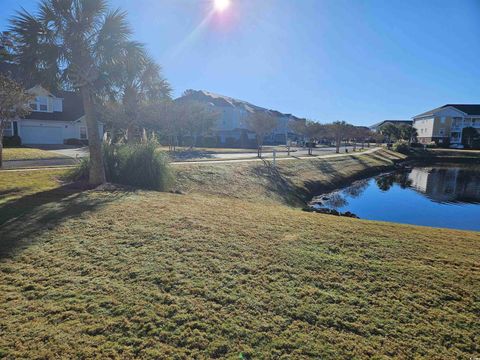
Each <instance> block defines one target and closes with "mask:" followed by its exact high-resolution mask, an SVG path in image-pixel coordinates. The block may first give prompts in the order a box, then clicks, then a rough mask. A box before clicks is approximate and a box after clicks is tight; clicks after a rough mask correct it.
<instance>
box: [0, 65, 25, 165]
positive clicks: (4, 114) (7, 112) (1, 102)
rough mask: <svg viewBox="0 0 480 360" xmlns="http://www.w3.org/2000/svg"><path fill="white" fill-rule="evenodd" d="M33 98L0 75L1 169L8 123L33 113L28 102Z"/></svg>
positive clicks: (17, 85)
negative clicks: (5, 131) (4, 136)
mask: <svg viewBox="0 0 480 360" xmlns="http://www.w3.org/2000/svg"><path fill="white" fill-rule="evenodd" d="M30 99H31V96H30V95H28V94H27V93H26V92H25V90H24V89H23V88H22V87H21V86H20V85H19V84H17V83H16V82H15V81H13V80H10V79H9V78H8V77H6V76H3V75H2V74H0V167H2V166H3V134H4V130H5V125H6V123H7V121H12V120H14V119H16V118H19V117H23V116H25V115H27V114H29V113H30V112H31V110H30V108H29V107H28V102H29V100H30Z"/></svg>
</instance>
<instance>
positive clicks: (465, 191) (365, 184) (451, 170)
mask: <svg viewBox="0 0 480 360" xmlns="http://www.w3.org/2000/svg"><path fill="white" fill-rule="evenodd" d="M478 204H480V167H478V166H477V167H474V166H469V167H467V166H419V167H414V168H412V169H409V170H402V171H397V172H394V173H391V174H387V175H381V176H377V177H375V178H371V179H367V180H363V181H358V182H355V183H354V184H352V185H351V186H349V187H347V188H345V189H342V190H339V191H336V192H333V193H330V194H325V195H322V196H319V197H316V198H314V199H313V200H312V203H311V205H312V206H315V207H317V208H329V209H334V210H337V211H339V212H345V211H349V212H352V213H354V214H356V215H358V216H359V217H360V218H362V219H375V220H384V221H394V222H402V223H409V224H418V225H429V226H437V227H451V228H456V229H469V230H480V221H479V219H480V206H478Z"/></svg>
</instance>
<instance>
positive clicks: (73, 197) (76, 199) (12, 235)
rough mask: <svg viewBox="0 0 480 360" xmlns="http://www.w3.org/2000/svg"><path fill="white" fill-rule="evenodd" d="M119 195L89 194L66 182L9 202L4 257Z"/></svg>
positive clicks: (4, 212) (1, 235)
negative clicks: (35, 236) (40, 235)
mask: <svg viewBox="0 0 480 360" xmlns="http://www.w3.org/2000/svg"><path fill="white" fill-rule="evenodd" d="M119 194H120V195H119ZM119 196H122V195H121V193H100V192H99V193H98V195H97V196H89V195H88V194H85V193H83V189H82V188H75V187H72V185H66V186H62V187H59V188H55V189H53V190H48V191H43V192H40V193H36V194H32V195H27V196H24V197H22V198H19V199H15V200H11V201H9V202H7V203H6V204H4V205H2V206H0V258H3V257H5V256H7V255H8V254H9V253H10V252H12V251H13V250H15V249H16V248H18V247H23V246H26V245H28V244H29V243H31V242H33V241H32V237H33V236H34V235H35V234H37V233H41V232H42V231H45V230H50V229H52V228H54V227H55V226H56V225H58V224H60V223H62V222H64V221H66V220H68V219H70V218H74V217H77V216H79V215H81V214H82V213H85V212H88V211H92V210H95V209H96V208H98V207H100V206H102V205H104V204H106V203H109V202H111V201H113V200H115V199H118V198H119Z"/></svg>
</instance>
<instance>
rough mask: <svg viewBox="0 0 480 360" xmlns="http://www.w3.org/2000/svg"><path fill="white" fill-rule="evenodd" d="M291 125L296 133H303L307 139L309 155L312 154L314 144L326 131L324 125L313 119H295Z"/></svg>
mask: <svg viewBox="0 0 480 360" xmlns="http://www.w3.org/2000/svg"><path fill="white" fill-rule="evenodd" d="M291 127H292V130H293V131H294V132H295V133H297V134H300V135H302V136H303V137H304V138H305V139H306V142H307V147H308V155H312V148H313V144H314V143H315V141H317V140H318V139H319V138H320V137H321V135H322V133H324V126H323V125H322V124H320V123H319V122H316V121H313V120H303V121H294V122H293V123H292V125H291Z"/></svg>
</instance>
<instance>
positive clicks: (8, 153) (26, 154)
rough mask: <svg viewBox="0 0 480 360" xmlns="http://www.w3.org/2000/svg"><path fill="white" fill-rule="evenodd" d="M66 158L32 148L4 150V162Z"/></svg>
mask: <svg viewBox="0 0 480 360" xmlns="http://www.w3.org/2000/svg"><path fill="white" fill-rule="evenodd" d="M58 158H65V156H64V155H62V154H58V153H55V152H51V151H45V150H40V149H31V148H5V149H3V160H5V161H7V160H42V159H43V160H44V159H58Z"/></svg>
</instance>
